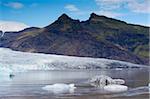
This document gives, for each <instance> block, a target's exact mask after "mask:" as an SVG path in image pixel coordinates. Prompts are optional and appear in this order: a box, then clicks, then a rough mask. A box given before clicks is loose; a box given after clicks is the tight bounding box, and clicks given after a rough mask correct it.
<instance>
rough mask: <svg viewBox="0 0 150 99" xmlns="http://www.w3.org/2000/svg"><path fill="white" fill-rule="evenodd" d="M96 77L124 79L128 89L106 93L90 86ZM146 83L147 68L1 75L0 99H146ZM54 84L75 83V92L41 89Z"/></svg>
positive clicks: (147, 91) (147, 89)
mask: <svg viewBox="0 0 150 99" xmlns="http://www.w3.org/2000/svg"><path fill="white" fill-rule="evenodd" d="M96 75H108V76H110V77H112V78H121V79H124V80H125V81H126V84H125V85H127V86H128V87H129V90H128V91H126V92H123V93H107V92H104V91H103V90H101V89H99V88H94V87H91V86H90V85H89V84H88V79H90V78H92V77H94V76H96ZM149 82H150V81H149V68H141V69H122V70H116V69H103V70H55V71H28V72H22V73H15V76H14V77H12V78H9V76H0V99H62V98H63V99H149V95H150V94H149V88H148V83H149ZM55 83H67V84H69V83H74V84H75V85H76V87H77V89H75V90H74V92H73V93H65V94H54V93H51V92H48V91H46V90H43V89H42V87H44V86H46V85H50V84H55Z"/></svg>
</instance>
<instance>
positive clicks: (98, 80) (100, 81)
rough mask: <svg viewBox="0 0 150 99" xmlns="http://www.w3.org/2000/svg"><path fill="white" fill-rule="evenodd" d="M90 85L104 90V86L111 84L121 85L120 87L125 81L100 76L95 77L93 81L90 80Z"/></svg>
mask: <svg viewBox="0 0 150 99" xmlns="http://www.w3.org/2000/svg"><path fill="white" fill-rule="evenodd" d="M90 83H91V85H92V86H95V87H102V88H103V87H104V86H106V85H109V84H119V85H120V84H124V83H125V81H124V80H122V79H112V78H111V77H109V76H106V75H100V76H95V77H93V78H92V79H90Z"/></svg>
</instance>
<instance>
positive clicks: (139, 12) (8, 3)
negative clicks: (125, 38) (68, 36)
mask: <svg viewBox="0 0 150 99" xmlns="http://www.w3.org/2000/svg"><path fill="white" fill-rule="evenodd" d="M149 5H150V0H0V22H1V21H7V22H8V21H13V22H20V23H24V24H26V25H28V26H36V27H44V26H47V25H49V24H51V23H52V22H54V21H55V20H56V19H57V18H58V17H59V16H60V15H61V14H63V13H66V14H67V15H69V16H70V17H71V18H73V19H79V20H81V21H84V20H87V19H88V18H89V16H90V14H91V13H92V12H94V13H96V14H98V15H105V16H107V17H111V18H115V19H119V20H122V21H126V22H127V23H132V24H140V25H146V26H150V8H149Z"/></svg>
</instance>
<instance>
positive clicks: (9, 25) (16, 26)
mask: <svg viewBox="0 0 150 99" xmlns="http://www.w3.org/2000/svg"><path fill="white" fill-rule="evenodd" d="M27 27H29V26H27V25H26V24H24V23H20V22H13V21H0V31H3V32H15V31H20V30H23V29H25V28H27Z"/></svg>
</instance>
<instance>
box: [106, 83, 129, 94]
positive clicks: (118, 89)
mask: <svg viewBox="0 0 150 99" xmlns="http://www.w3.org/2000/svg"><path fill="white" fill-rule="evenodd" d="M104 90H106V91H108V92H113V93H118V92H124V91H127V90H128V87H127V86H125V85H117V84H112V85H111V84H110V85H107V86H104Z"/></svg>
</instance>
